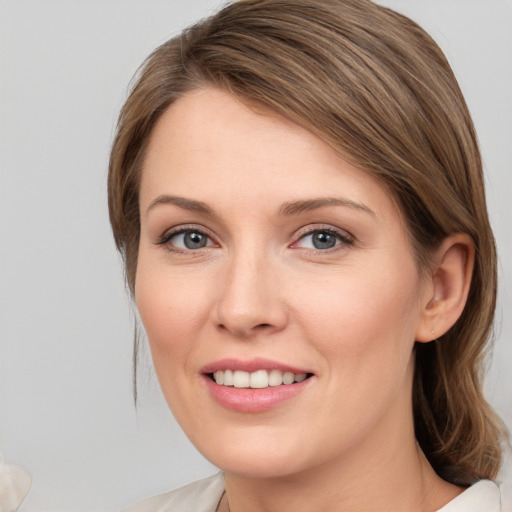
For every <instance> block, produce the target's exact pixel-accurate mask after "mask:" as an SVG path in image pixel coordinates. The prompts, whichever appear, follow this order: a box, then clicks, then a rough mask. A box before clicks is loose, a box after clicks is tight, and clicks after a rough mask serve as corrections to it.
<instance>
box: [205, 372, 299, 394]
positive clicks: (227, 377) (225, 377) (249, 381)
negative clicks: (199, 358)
mask: <svg viewBox="0 0 512 512" xmlns="http://www.w3.org/2000/svg"><path fill="white" fill-rule="evenodd" d="M306 377H307V374H306V373H297V374H294V373H293V372H282V371H281V370H270V371H267V370H257V371H255V372H252V373H249V372H244V371H241V370H235V371H233V370H217V371H216V372H214V373H213V379H214V380H215V382H216V383H217V384H219V385H221V386H234V387H235V388H252V389H263V388H267V387H269V386H281V385H283V384H284V385H290V384H293V383H294V382H302V381H303V380H305V379H306Z"/></svg>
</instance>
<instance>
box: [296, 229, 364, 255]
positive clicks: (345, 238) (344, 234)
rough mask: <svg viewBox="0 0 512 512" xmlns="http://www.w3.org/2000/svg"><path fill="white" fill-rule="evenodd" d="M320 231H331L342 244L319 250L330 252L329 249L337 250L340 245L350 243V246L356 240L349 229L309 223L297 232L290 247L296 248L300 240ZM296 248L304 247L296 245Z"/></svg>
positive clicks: (319, 250)
mask: <svg viewBox="0 0 512 512" xmlns="http://www.w3.org/2000/svg"><path fill="white" fill-rule="evenodd" d="M319 232H320V233H321V232H327V233H331V234H333V235H335V236H337V237H339V239H340V241H341V244H338V245H336V246H335V247H333V248H331V249H324V250H321V249H316V250H317V251H318V252H328V251H329V250H335V249H336V248H338V247H339V246H340V245H345V246H347V245H349V246H350V245H353V244H354V242H355V241H356V238H355V237H354V236H353V235H352V234H351V233H349V232H348V231H346V230H344V229H341V228H337V227H335V226H333V225H331V224H308V225H307V226H304V227H302V228H300V229H299V230H298V231H297V232H296V234H295V236H294V240H295V241H294V242H293V243H292V244H291V246H290V247H292V248H294V246H295V245H296V244H297V243H298V242H300V240H302V239H304V238H305V237H306V236H308V235H312V234H314V233H319ZM296 248H297V249H302V247H296Z"/></svg>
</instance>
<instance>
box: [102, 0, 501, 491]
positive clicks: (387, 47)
mask: <svg viewBox="0 0 512 512" xmlns="http://www.w3.org/2000/svg"><path fill="white" fill-rule="evenodd" d="M204 86H214V87H218V88H221V89H223V90H226V91H229V92H230V93H232V94H234V95H236V96H237V97H238V98H240V99H242V100H243V101H246V102H249V103H252V104H257V105H263V106H265V107H267V108H269V109H271V110H273V111H275V112H277V113H279V114H281V115H283V116H285V117H286V118H288V119H290V120H292V121H294V122H296V123H298V124H299V125H301V126H303V127H305V128H307V129H308V130H310V131H311V132H312V133H314V134H315V135H317V136H318V137H320V138H321V139H323V140H324V141H326V142H327V143H328V144H330V145H331V146H332V147H333V148H334V149H335V150H336V151H338V152H339V153H340V154H342V155H343V156H344V157H345V158H346V159H347V160H349V161H350V162H351V163H352V164H354V165H355V166H357V167H358V168H360V169H362V170H364V171H366V172H368V173H370V174H371V175H373V176H375V177H376V178H377V179H379V180H380V181H381V182H382V183H383V184H384V185H385V186H386V187H387V188H388V190H389V191H390V193H391V194H392V196H393V197H394V199H395V200H396V201H397V204H398V205H399V207H400V209H401V211H402V213H403V216H404V218H405V219H406V222H407V226H408V230H409V233H410V236H411V240H412V243H413V246H414V250H415V254H416V256H417V258H418V263H419V268H420V269H425V268H428V263H429V256H430V254H431V253H432V251H433V250H434V249H435V248H436V247H438V246H439V244H440V243H441V241H442V240H443V239H444V238H445V237H447V236H448V235H450V234H453V233H467V234H469V235H470V236H471V237H472V239H473V241H474V244H475V248H476V262H475V268H474V272H473V278H472V283H471V289H470V293H469V297H468V300H467V304H466V307H465V309H464V311H463V313H462V315H461V317H460V318H459V320H458V321H457V322H456V324H455V325H454V326H453V327H452V328H451V329H450V330H449V331H448V332H447V333H446V334H445V335H444V336H442V337H441V338H440V339H438V340H436V341H434V342H431V343H427V344H418V346H417V347H416V371H415V380H414V388H413V409H414V417H415V428H416V435H417V438H418V441H419V443H420V445H421V447H422V449H423V451H424V453H425V454H426V456H427V458H428V459H429V461H430V463H431V465H432V466H433V467H434V469H435V470H436V471H437V472H438V473H439V475H441V476H442V477H443V478H445V479H446V480H448V481H451V482H453V483H457V484H461V485H469V484H471V483H472V482H474V481H476V480H478V479H480V478H492V477H495V476H496V473H497V471H498V469H499V466H500V461H501V447H500V440H501V439H504V438H505V431H504V428H503V426H502V423H501V421H500V420H499V418H498V417H497V416H496V415H495V413H494V412H493V410H492V409H491V408H490V406H489V405H488V404H487V402H486V401H485V399H484V397H483V394H482V367H483V358H484V355H485V350H486V347H487V343H488V340H489V337H490V334H491V330H492V322H493V317H494V309H495V303H496V251H495V246H494V238H493V235H492V231H491V228H490V225H489V220H488V216H487V208H486V203H485V193H484V183H483V177H482V164H481V158H480V153H479V150H478V146H477V141H476V136H475V132H474V127H473V124H472V121H471V118H470V115H469V112H468V109H467V106H466V104H465V101H464V98H463V97H462V94H461V91H460V89H459V87H458V84H457V81H456V79H455V77H454V75H453V72H452V70H451V69H450V66H449V64H448V62H447V60H446V58H445V56H444V55H443V53H442V52H441V50H440V49H439V47H438V46H437V45H436V43H435V42H434V41H433V40H432V39H431V38H430V37H429V36H428V35H427V34H426V33H425V32H424V31H423V30H422V29H421V28H420V27H419V26H418V25H416V24H415V23H414V22H412V21H411V20H410V19H408V18H406V17H404V16H402V15H400V14H397V13H396V12H394V11H392V10H390V9H386V8H384V7H379V6H377V5H375V4H373V3H372V2H370V1H369V0H242V1H238V2H235V3H232V4H230V5H228V6H226V7H225V8H224V9H222V10H221V11H219V12H218V13H217V14H215V15H214V16H212V17H210V18H208V19H206V20H205V21H202V22H200V23H198V24H197V25H195V26H192V27H191V28H189V29H187V30H185V31H184V32H183V33H182V34H181V35H180V36H178V37H175V38H173V39H171V40H170V41H168V42H167V43H165V44H163V45H162V46H160V47H159V48H157V49H156V50H155V51H154V52H153V53H152V54H151V55H150V56H149V57H148V59H147V60H146V62H145V63H144V64H143V66H142V68H141V71H140V73H139V75H138V79H137V81H136V83H135V85H134V87H133V89H132V91H131V93H130V95H129V97H128V99H127V101H126V103H125V105H124V107H123V109H122V111H121V114H120V117H119V123H118V127H117V134H116V137H115V140H114V143H113V147H112V153H111V159H110V167H109V178H108V198H109V208H110V220H111V224H112V229H113V232H114V238H115V241H116V244H117V247H118V249H119V251H120V252H121V254H122V255H123V258H124V262H125V270H126V277H127V282H128V285H129V288H130V290H131V292H132V293H133V290H134V284H135V278H136V268H137V253H138V243H139V204H138V191H139V181H140V173H141V167H142V163H143V158H144V152H145V148H146V146H147V144H148V141H149V138H150V136H151V132H152V129H153V127H154V125H155V122H156V121H157V119H158V118H159V116H160V115H161V114H162V112H164V111H165V109H166V108H167V107H168V106H169V105H170V104H171V103H172V102H173V101H175V100H176V99H177V98H179V97H180V96H181V95H182V94H183V93H184V92H185V91H187V90H191V89H194V88H198V87H204Z"/></svg>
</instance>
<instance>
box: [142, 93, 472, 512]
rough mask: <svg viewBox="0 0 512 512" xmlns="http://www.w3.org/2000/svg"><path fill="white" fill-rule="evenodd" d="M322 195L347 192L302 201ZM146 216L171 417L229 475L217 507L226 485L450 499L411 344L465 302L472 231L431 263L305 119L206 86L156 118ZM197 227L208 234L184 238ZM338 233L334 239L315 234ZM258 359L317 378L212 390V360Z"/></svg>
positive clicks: (398, 505) (151, 291)
mask: <svg viewBox="0 0 512 512" xmlns="http://www.w3.org/2000/svg"><path fill="white" fill-rule="evenodd" d="M165 195H166V196H172V197H173V198H176V197H179V198H181V199H179V200H176V199H172V200H169V199H165V200H164V199H162V196H165ZM183 198H184V199H186V201H184V200H183ZM319 198H320V199H325V198H330V199H332V198H336V199H337V200H341V202H336V203H333V202H332V201H331V202H330V203H329V202H328V204H324V205H322V206H319V205H318V203H317V204H316V207H314V208H313V206H315V204H313V203H311V202H309V203H301V205H302V209H301V208H297V207H296V208H292V207H290V204H292V203H294V204H295V203H296V202H297V201H309V200H312V199H315V200H316V199H319ZM191 201H193V202H191ZM197 202H200V203H201V204H200V205H199V206H200V208H199V206H198V203H197ZM305 205H306V206H309V207H307V208H305ZM287 206H288V208H287ZM140 212H141V237H140V247H139V260H138V267H137V276H136V286H135V298H136V303H137V306H138V309H139V312H140V316H141V319H142V321H143V324H144V326H145V329H146V332H147V335H148V339H149V343H150V347H151V351H152V356H153V361H154V365H155V369H156V372H157V375H158V378H159V381H160V384H161V387H162V390H163V393H164V395H165V397H166V400H167V402H168V404H169V406H170V407H171V409H172V412H173V414H174V415H175V417H176V419H177V420H178V422H179V423H180V424H181V426H182V428H183V429H184V431H185V432H186V434H187V435H188V436H189V438H190V439H191V441H192V442H193V443H194V444H195V446H196V447H197V448H198V449H199V451H200V452H201V453H203V454H204V455H205V457H207V458H208V459H209V460H210V461H212V462H213V463H214V464H215V465H217V466H218V467H220V468H221V469H222V470H223V471H224V472H225V475H226V490H227V495H226V496H225V497H224V498H223V500H222V502H221V503H220V505H219V510H228V508H227V507H228V505H227V500H228V499H229V506H230V509H231V512H238V511H242V510H243V511H244V512H250V511H253V510H254V511H256V510H257V511H280V512H286V511H288V510H290V511H291V510H293V511H294V512H300V511H304V512H306V511H308V512H310V511H311V510H322V511H326V512H328V511H341V510H343V511H361V510H365V511H372V510H379V511H382V510H390V511H391V510H393V511H400V510H404V511H405V510H407V511H411V510H418V511H420V510H436V509H437V508H440V507H441V506H443V505H444V504H445V503H447V502H448V501H450V500H451V499H452V498H453V497H455V496H456V495H457V494H458V493H460V489H458V488H457V487H455V486H452V485H451V484H448V483H446V482H444V481H443V480H441V479H440V478H439V477H437V475H436V474H435V473H434V472H433V470H432V468H431V467H430V465H429V464H428V462H427V460H426V459H425V457H424V456H423V454H422V453H421V450H420V449H419V448H418V446H417V444H416V442H415V437H414V429H413V421H412V406H411V389H412V378H413V371H414V366H413V348H414V343H415V340H418V341H424V342H427V341H429V340H431V339H433V338H435V337H437V336H439V335H440V334H442V332H444V331H445V330H446V329H448V328H449V327H450V325H451V324H452V323H453V322H454V321H455V320H456V318H457V316H458V314H460V311H461V310H462V308H463V305H464V301H465V295H467V288H468V281H469V278H468V277H467V276H469V275H470V272H471V262H472V260H471V258H472V253H471V247H470V244H469V243H467V240H466V239H465V238H464V237H458V238H457V237H455V238H453V239H450V240H447V241H446V243H445V244H443V246H442V247H441V248H440V251H439V253H438V254H437V255H435V257H434V261H435V268H434V270H433V271H432V273H431V274H429V276H427V278H425V277H424V276H420V272H419V270H418V268H417V265H416V261H415V258H414V256H413V253H412V249H411V244H410V240H409V238H408V235H407V232H406V229H405V227H404V222H403V219H402V218H401V215H400V212H399V211H398V210H397V208H396V206H395V203H394V202H393V201H392V199H391V198H390V197H389V195H388V194H387V193H386V191H385V189H384V188H383V187H382V186H381V185H380V184H379V183H378V182H376V181H375V180H374V179H373V178H372V177H371V176H369V175H368V174H366V173H364V172H362V171H361V170H359V169H357V168H355V167H353V166H351V165H349V164H348V163H347V162H346V161H345V160H343V159H342V158H341V157H340V156H339V155H337V154H336V153H335V152H334V151H333V150H332V149H331V148H329V147H328V146H327V145H326V144H325V143H323V142H322V141H321V140H319V139H318V138H316V137H315V136H313V135H312V134H311V133H309V132H307V131H306V130H304V129H302V128H300V127H298V126H297V125H295V124H293V123H291V122H289V121H287V120H285V119H283V118H281V117H278V116H277V115H275V114H273V113H271V112H264V111H263V112H262V110H261V109H258V111H255V110H253V109H251V108H249V107H248V106H247V105H244V104H242V103H241V102H239V101H238V100H236V99H235V98H233V97H232V96H230V95H229V94H227V93H225V92H222V91H219V90H216V89H208V88H206V89H201V90H196V91H192V92H190V93H188V94H186V95H185V96H183V97H182V98H180V99H179V100H177V101H176V102H175V103H174V104H173V105H171V106H170V107H169V108H168V110H167V111H166V112H165V113H164V114H163V116H162V117H161V118H160V120H159V121H158V123H157V125H156V127H155V129H154V132H153V134H152V137H151V140H150V143H149V147H148V150H147V154H146V159H145V162H144V165H143V173H142V181H141V188H140ZM185 228H186V229H188V230H189V231H188V233H189V234H190V233H193V232H197V231H200V232H202V233H204V234H206V235H207V236H208V237H207V238H205V240H207V244H206V246H205V247H203V248H199V249H189V248H187V247H186V246H185V245H184V238H183V234H181V235H179V234H178V235H174V236H172V237H171V236H170V233H171V231H172V230H178V231H179V230H181V229H185ZM326 229H328V230H330V233H331V236H332V237H333V238H331V239H330V240H333V239H334V240H335V245H334V247H332V248H330V249H317V248H315V247H314V244H313V241H314V239H313V235H312V233H315V232H316V233H318V232H321V231H322V230H323V232H325V230H326ZM315 230H316V231H315ZM333 233H334V234H333ZM338 234H339V236H338ZM256 357H263V358H268V359H272V360H275V361H280V362H282V363H286V364H289V365H292V366H294V367H298V368H304V369H307V371H308V372H311V373H313V377H312V378H310V379H309V381H308V385H307V386H306V387H305V389H304V390H303V391H302V392H301V393H300V394H299V395H297V396H296V397H294V398H292V399H290V400H287V401H285V402H284V403H282V404H280V405H279V406H277V407H275V408H273V409H271V410H269V411H264V412H259V413H244V412H239V411H233V410H228V409H226V408H224V407H222V406H220V405H219V404H218V403H217V402H215V401H214V400H213V399H212V398H211V396H210V394H209V393H208V392H207V389H206V386H205V385H204V376H203V375H201V368H202V367H203V366H204V365H206V364H208V363H211V362H212V361H216V360H219V359H223V358H237V359H241V360H250V359H253V358H256Z"/></svg>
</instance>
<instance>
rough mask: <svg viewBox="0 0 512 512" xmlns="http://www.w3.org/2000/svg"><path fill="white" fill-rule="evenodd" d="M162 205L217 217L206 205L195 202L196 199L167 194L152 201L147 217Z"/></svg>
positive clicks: (147, 210)
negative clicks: (151, 211) (170, 205)
mask: <svg viewBox="0 0 512 512" xmlns="http://www.w3.org/2000/svg"><path fill="white" fill-rule="evenodd" d="M161 204H173V205H175V206H178V207H180V208H183V209H184V210H189V211H192V212H198V213H203V214H205V215H211V216H215V213H214V211H213V210H212V209H211V208H210V207H209V206H208V205H207V204H206V203H203V202H202V201H195V200H194V199H187V198H186V197H179V196H169V195H165V194H164V195H161V196H158V197H157V198H156V199H154V200H153V201H151V204H150V205H149V206H148V207H147V209H146V215H147V214H148V212H149V211H150V210H152V209H153V208H154V207H155V206H158V205H161Z"/></svg>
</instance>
